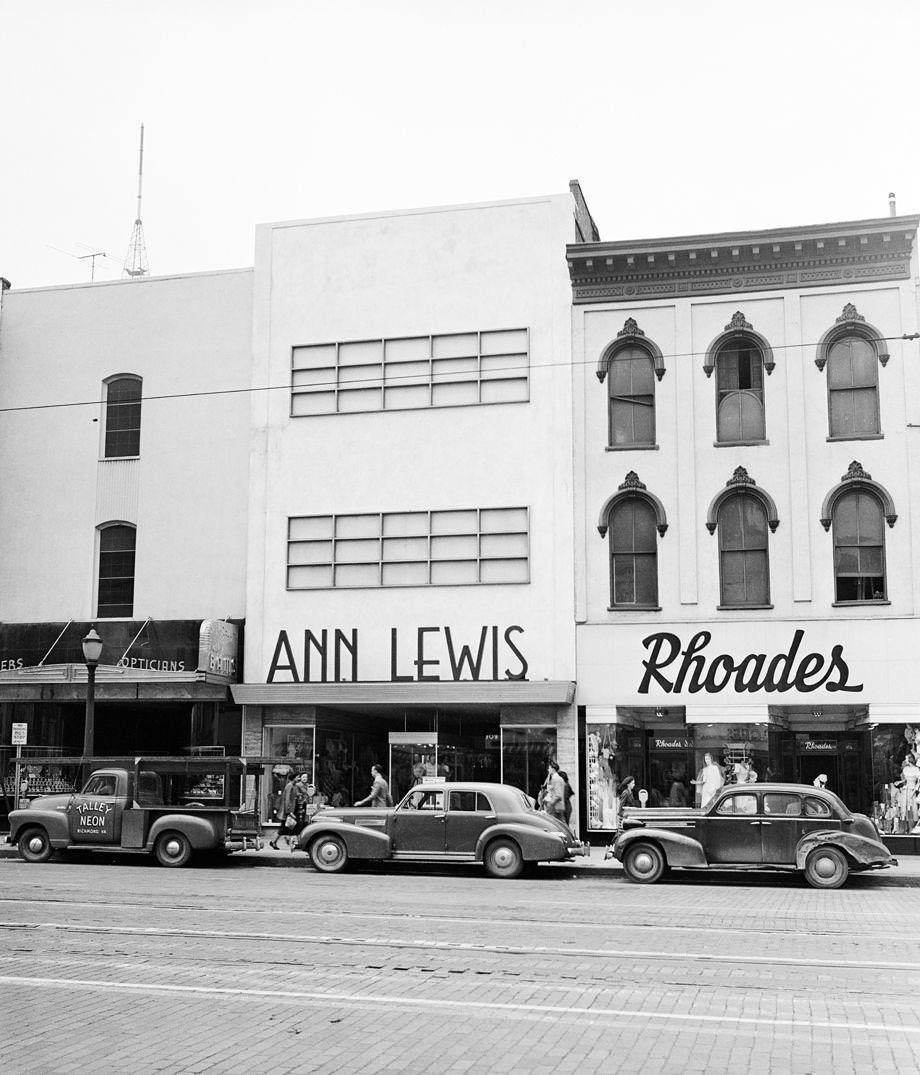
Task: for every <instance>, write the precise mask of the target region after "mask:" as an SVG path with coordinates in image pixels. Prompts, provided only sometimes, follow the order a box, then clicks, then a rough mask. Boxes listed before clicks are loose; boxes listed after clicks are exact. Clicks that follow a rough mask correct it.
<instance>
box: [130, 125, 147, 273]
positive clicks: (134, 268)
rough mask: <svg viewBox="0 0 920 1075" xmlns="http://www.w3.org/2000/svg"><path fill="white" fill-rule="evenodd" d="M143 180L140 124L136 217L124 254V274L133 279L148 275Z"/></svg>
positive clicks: (142, 138) (142, 137)
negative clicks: (142, 203)
mask: <svg viewBox="0 0 920 1075" xmlns="http://www.w3.org/2000/svg"><path fill="white" fill-rule="evenodd" d="M143 182H144V125H143V123H142V124H141V148H140V154H139V157H138V166H137V219H136V220H135V221H134V231H132V232H131V242H130V243H129V244H128V253H127V254H126V255H125V276H131V277H134V278H135V279H137V278H139V277H141V276H149V275H150V269H149V268H148V266H147V246H146V244H145V242H144V225H143V224H142V223H141V188H142V185H143Z"/></svg>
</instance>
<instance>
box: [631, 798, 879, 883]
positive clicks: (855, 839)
mask: <svg viewBox="0 0 920 1075" xmlns="http://www.w3.org/2000/svg"><path fill="white" fill-rule="evenodd" d="M610 853H612V855H613V856H614V857H615V858H617V859H619V860H620V862H622V863H623V869H624V870H625V872H626V875H627V877H629V879H630V880H631V881H636V882H637V883H639V884H646V885H647V884H652V883H654V882H655V881H659V880H660V879H661V878H662V876H663V875H664V874H665V873H666V871H667V870H668V869H669V868H670V867H672V866H678V867H686V868H688V869H707V868H712V869H719V870H751V869H756V870H790V871H795V870H801V871H802V872H804V874H805V880H806V881H807V882H808V883H809V884H810V885H811V886H812V887H813V888H839V887H840V886H841V885H842V884H844V883H845V882H846V879H847V877H848V876H849V874H850V873H851V872H857V871H862V870H879V869H884V868H886V867H888V866H897V864H898V860H897V859H896V858H894V857H893V856H892V854H891V852H890V851H889V850H888V848H887V847H885V845H884V844H883V843H882V838H881V834H880V833H879V831H878V829H877V828H876V826H875V823H874V822H873V821H872V820H871V819H870V818H868V817H866V816H865V815H864V814H854V813H851V812H850V811H849V810H848V809H847V808H846V806H844V804H843V802H842V801H841V800H840V799H839V798H838V797H837V796H836V795H834V794H833V793H832V792H830V791H825V790H819V789H817V788H814V787H811V786H810V785H803V784H732V785H729V786H728V787H724V788H722V789H721V791H719V792H718V793H717V794H716V796H715V798H714V800H713V802H712V803H711V804H710V806H709V807H708V808H707V809H706V810H705V811H700V810H693V809H687V810H665V809H655V810H648V809H645V810H643V809H639V808H629V809H627V810H626V811H624V820H623V826H622V829H621V830H620V832H619V833H618V835H617V837H616V839H615V841H614V843H613V846H612V848H611V849H610Z"/></svg>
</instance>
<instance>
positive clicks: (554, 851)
mask: <svg viewBox="0 0 920 1075" xmlns="http://www.w3.org/2000/svg"><path fill="white" fill-rule="evenodd" d="M497 836H507V837H510V838H511V839H512V840H514V842H515V843H516V844H517V845H518V847H520V849H521V854H522V855H523V856H524V861H525V862H547V861H552V860H555V859H564V858H566V857H567V855H566V842H565V840H563V839H560V837H563V836H565V833H563V832H560V833H559V834H558V835H557V834H556V833H555V832H544V831H543V830H542V829H535V828H531V827H530V826H529V825H519V824H515V823H514V822H513V821H512V822H504V823H503V824H499V825H490V826H489V827H488V828H487V829H485V830H484V831H483V833H482V835H481V836H480V837H479V839H478V840H477V841H476V861H477V862H482V856H483V854H484V853H485V849H486V846H487V845H488V844H489V843H490V842H491V841H492V840H494V839H495V838H496V837H497Z"/></svg>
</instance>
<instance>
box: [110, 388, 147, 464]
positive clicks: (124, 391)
mask: <svg viewBox="0 0 920 1075" xmlns="http://www.w3.org/2000/svg"><path fill="white" fill-rule="evenodd" d="M142 383H143V382H142V381H141V379H140V377H134V376H131V375H125V376H119V377H113V378H111V379H110V380H109V381H106V393H105V451H104V455H105V458H106V459H120V458H124V457H126V456H137V455H140V452H141V386H142Z"/></svg>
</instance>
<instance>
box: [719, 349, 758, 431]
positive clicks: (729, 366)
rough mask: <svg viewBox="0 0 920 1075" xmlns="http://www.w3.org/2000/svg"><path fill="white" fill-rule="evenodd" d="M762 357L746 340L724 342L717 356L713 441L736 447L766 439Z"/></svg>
mask: <svg viewBox="0 0 920 1075" xmlns="http://www.w3.org/2000/svg"><path fill="white" fill-rule="evenodd" d="M763 369H764V366H763V354H762V352H761V350H760V348H759V347H758V346H757V345H756V344H755V343H754V342H753V341H752V340H750V339H749V338H747V337H744V336H742V337H740V338H738V339H732V340H727V341H726V342H725V343H723V344H722V346H721V347H720V348H719V350H718V352H717V353H716V439H717V440H718V442H719V444H738V443H743V442H749V441H761V440H764V439H765V438H766V422H765V418H764V399H763Z"/></svg>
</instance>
